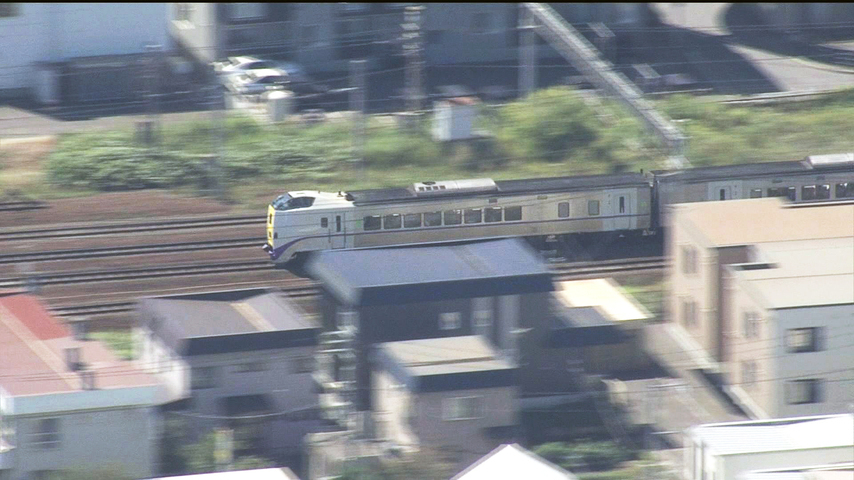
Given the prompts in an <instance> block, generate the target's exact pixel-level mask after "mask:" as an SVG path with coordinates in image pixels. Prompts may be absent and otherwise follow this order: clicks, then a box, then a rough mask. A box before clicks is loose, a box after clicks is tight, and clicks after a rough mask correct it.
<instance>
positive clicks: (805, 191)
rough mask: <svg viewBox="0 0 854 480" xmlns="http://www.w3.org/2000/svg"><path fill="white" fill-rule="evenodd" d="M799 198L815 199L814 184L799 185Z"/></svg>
mask: <svg viewBox="0 0 854 480" xmlns="http://www.w3.org/2000/svg"><path fill="white" fill-rule="evenodd" d="M801 200H815V185H804V186H803V187H801Z"/></svg>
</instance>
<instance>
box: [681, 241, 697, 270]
mask: <svg viewBox="0 0 854 480" xmlns="http://www.w3.org/2000/svg"><path fill="white" fill-rule="evenodd" d="M697 270H698V269H697V249H696V248H694V247H692V246H691V245H683V246H682V273H684V274H685V275H694V274H695V273H697Z"/></svg>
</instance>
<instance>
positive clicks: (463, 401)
mask: <svg viewBox="0 0 854 480" xmlns="http://www.w3.org/2000/svg"><path fill="white" fill-rule="evenodd" d="M482 415H483V397H453V398H446V399H444V400H443V402H442V416H443V417H444V419H445V421H453V420H471V419H475V418H480V417H481V416H482Z"/></svg>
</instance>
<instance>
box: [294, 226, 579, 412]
mask: <svg viewBox="0 0 854 480" xmlns="http://www.w3.org/2000/svg"><path fill="white" fill-rule="evenodd" d="M307 270H308V271H309V273H310V274H311V275H312V276H313V278H315V279H316V280H318V281H319V282H320V283H321V284H322V287H323V288H322V293H321V297H320V305H319V308H318V310H319V313H320V317H321V323H322V329H323V331H324V332H328V333H332V332H336V331H337V332H342V333H345V336H346V337H347V338H349V340H346V342H345V344H344V347H346V348H341V347H339V348H337V351H336V353H334V355H333V359H332V360H331V361H330V362H329V365H331V369H329V370H324V369H320V370H319V372H318V375H319V376H318V382H319V383H320V384H321V385H325V386H326V387H324V389H325V390H329V388H331V387H330V386H331V385H333V384H335V383H336V382H337V381H340V380H344V381H354V382H355V398H354V401H355V406H356V409H357V410H359V411H370V410H371V406H372V401H371V385H372V380H371V371H372V367H371V352H372V351H373V350H375V349H376V347H377V346H378V345H379V344H381V343H386V342H397V341H402V340H417V339H427V338H446V337H456V336H464V335H482V336H484V337H486V339H488V341H489V342H490V343H491V344H492V346H493V347H494V348H496V349H497V350H498V351H499V352H501V355H503V356H504V357H505V358H506V359H507V360H508V361H511V362H513V363H516V362H517V361H518V360H519V358H520V355H522V356H524V355H537V354H538V351H537V350H536V349H531V350H530V351H528V350H525V351H526V352H527V353H520V352H521V351H520V345H522V344H528V343H531V344H533V342H534V340H528V339H527V336H530V334H531V332H534V331H536V332H537V335H541V333H540V331H541V330H542V329H544V328H546V327H547V326H548V325H550V322H551V316H550V311H549V305H550V304H549V299H550V292H551V291H552V289H553V286H552V280H551V273H550V272H549V270H548V268H547V267H546V265H545V263H544V262H543V260H542V259H540V258H539V257H538V256H537V254H536V253H535V252H534V251H533V249H531V248H530V247H529V246H528V245H527V244H525V243H524V242H523V241H521V240H519V239H503V240H494V241H487V242H478V243H471V244H461V245H443V246H436V245H432V246H419V247H407V248H386V249H374V250H327V251H323V252H319V253H318V255H317V256H316V257H315V258H314V259H313V260H312V261H311V262H310V263H309V264H308V265H307ZM538 338H539V337H538ZM345 350H347V351H349V353H347V352H346V351H345ZM348 358H352V362H350V361H349V360H347V359H348ZM532 364H533V362H532ZM520 368H521V372H522V373H521V375H520V376H521V377H525V376H526V374H527V373H526V372H527V371H526V366H525V365H521V366H520ZM531 368H534V367H533V366H531ZM345 376H346V378H344V377H345ZM527 376H528V377H529V378H535V377H536V376H533V375H527ZM564 376H565V375H564ZM523 385H524V382H523ZM558 387H559V385H551V386H550V389H549V391H554V390H555V388H558ZM523 391H524V386H523Z"/></svg>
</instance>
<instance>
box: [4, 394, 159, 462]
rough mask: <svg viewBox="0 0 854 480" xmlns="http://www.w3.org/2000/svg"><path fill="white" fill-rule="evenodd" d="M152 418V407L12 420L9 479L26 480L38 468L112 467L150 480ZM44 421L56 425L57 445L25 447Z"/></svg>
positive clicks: (154, 415)
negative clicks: (53, 420)
mask: <svg viewBox="0 0 854 480" xmlns="http://www.w3.org/2000/svg"><path fill="white" fill-rule="evenodd" d="M157 415H158V414H157V411H156V407H145V406H140V407H129V408H116V409H110V410H82V411H73V412H68V413H62V414H56V415H50V416H44V417H42V416H28V417H18V418H15V419H14V420H13V422H14V427H15V429H16V442H17V448H15V450H13V452H14V455H15V459H14V461H13V462H12V464H13V465H14V466H13V470H12V474H11V478H12V479H19V478H20V479H24V478H28V477H27V475H28V474H30V473H31V472H34V471H38V470H79V471H91V470H94V469H102V468H103V469H106V468H115V469H117V471H120V472H123V473H124V474H126V475H128V476H130V477H133V478H147V477H150V476H151V475H152V474H154V473H155V465H154V462H155V458H156V457H155V456H156V454H157V443H156V442H157V432H158V426H157V425H158V422H159V417H157ZM44 418H56V419H57V420H58V422H59V423H58V431H59V439H60V441H59V444H58V445H57V446H55V447H53V448H49V449H47V448H41V447H39V446H37V445H32V444H31V442H32V434H33V433H36V432H37V431H38V425H39V421H40V420H41V419H44Z"/></svg>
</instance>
